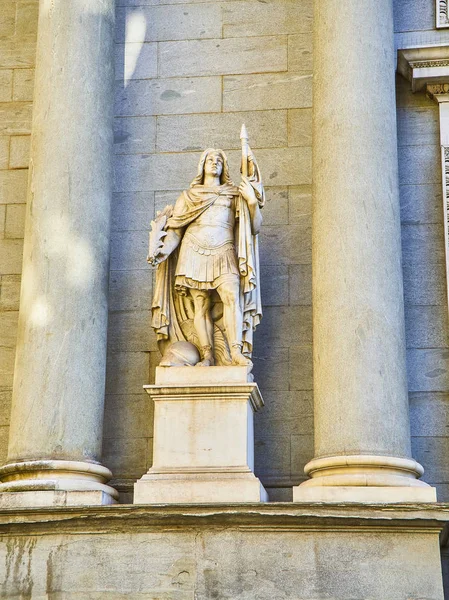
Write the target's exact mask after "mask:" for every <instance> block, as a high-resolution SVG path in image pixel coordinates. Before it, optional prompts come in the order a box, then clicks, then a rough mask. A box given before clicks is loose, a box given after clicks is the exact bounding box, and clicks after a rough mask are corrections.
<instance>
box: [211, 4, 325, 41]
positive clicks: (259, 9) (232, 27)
mask: <svg viewBox="0 0 449 600" xmlns="http://www.w3.org/2000/svg"><path fill="white" fill-rule="evenodd" d="M312 13H313V11H312V2H311V1H310V0H301V1H300V2H283V1H282V0H281V1H275V2H267V3H266V4H262V6H260V5H259V4H257V3H256V2H241V1H236V2H227V3H226V4H225V5H224V9H223V33H224V37H251V36H258V35H281V34H291V33H301V32H309V31H311V30H312V21H313V14H312Z"/></svg>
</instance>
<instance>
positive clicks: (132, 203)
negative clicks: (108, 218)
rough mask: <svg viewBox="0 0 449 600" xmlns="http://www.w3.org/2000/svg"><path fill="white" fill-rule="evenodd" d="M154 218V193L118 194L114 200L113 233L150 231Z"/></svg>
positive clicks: (114, 196)
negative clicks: (151, 221)
mask: <svg viewBox="0 0 449 600" xmlns="http://www.w3.org/2000/svg"><path fill="white" fill-rule="evenodd" d="M153 216H154V193H153V192H142V193H139V192H134V193H125V192H123V193H116V194H114V195H113V199H112V230H113V231H133V230H140V231H148V227H149V224H150V220H151V219H152V218H153Z"/></svg>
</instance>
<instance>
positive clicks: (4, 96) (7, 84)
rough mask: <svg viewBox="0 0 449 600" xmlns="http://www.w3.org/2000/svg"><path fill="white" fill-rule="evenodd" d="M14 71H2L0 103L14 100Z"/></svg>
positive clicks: (0, 74)
mask: <svg viewBox="0 0 449 600" xmlns="http://www.w3.org/2000/svg"><path fill="white" fill-rule="evenodd" d="M12 78H13V71H12V69H1V70H0V102H10V101H11V98H12Z"/></svg>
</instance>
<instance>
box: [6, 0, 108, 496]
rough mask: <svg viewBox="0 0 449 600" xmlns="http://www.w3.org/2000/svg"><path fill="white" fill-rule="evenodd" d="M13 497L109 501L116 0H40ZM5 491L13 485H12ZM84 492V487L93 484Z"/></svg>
mask: <svg viewBox="0 0 449 600" xmlns="http://www.w3.org/2000/svg"><path fill="white" fill-rule="evenodd" d="M39 8H40V14H39V29H38V43H37V58H36V82H35V92H34V113H33V129H32V146H31V158H30V176H29V190H28V204H27V216H26V226H25V227H26V228H25V242H24V257H23V275H22V290H21V299H20V314H19V333H18V343H17V355H16V365H15V376H14V388H13V402H12V413H11V428H10V438H9V448H8V463H7V464H6V466H4V467H2V468H1V469H0V479H1V480H2V482H3V483H2V484H1V485H0V491H1V492H5V493H4V494H1V495H0V498H1V501H2V502H3V505H5V503H6V504H8V503H9V504H12V505H17V504H21V503H23V504H26V505H27V504H28V505H29V504H32V505H38V504H49V503H50V504H57V503H74V504H76V503H89V504H92V503H110V502H112V501H113V498H116V497H117V492H116V491H115V490H114V489H113V488H111V487H110V486H108V485H105V484H106V482H107V481H108V480H109V479H110V477H111V473H110V471H109V470H108V469H106V468H105V467H103V466H102V465H101V464H100V462H99V461H100V453H101V440H102V422H103V404H104V384H105V362H106V333H107V316H108V305H107V288H108V262H109V230H110V201H111V192H112V118H113V79H114V76H113V73H114V70H113V39H114V0H70V1H69V2H67V1H62V0H56V1H50V0H41V1H40V7H39ZM8 492H14V493H13V494H11V493H9V494H8ZM86 492H87V494H86Z"/></svg>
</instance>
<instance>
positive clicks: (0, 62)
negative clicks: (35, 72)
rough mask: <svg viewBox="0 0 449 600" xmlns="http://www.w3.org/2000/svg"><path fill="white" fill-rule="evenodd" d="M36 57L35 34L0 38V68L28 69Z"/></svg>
mask: <svg viewBox="0 0 449 600" xmlns="http://www.w3.org/2000/svg"><path fill="white" fill-rule="evenodd" d="M35 58H36V40H35V36H34V35H32V36H29V35H27V36H22V37H15V36H14V37H7V38H0V69H14V68H18V69H29V68H30V67H34V61H35Z"/></svg>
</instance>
